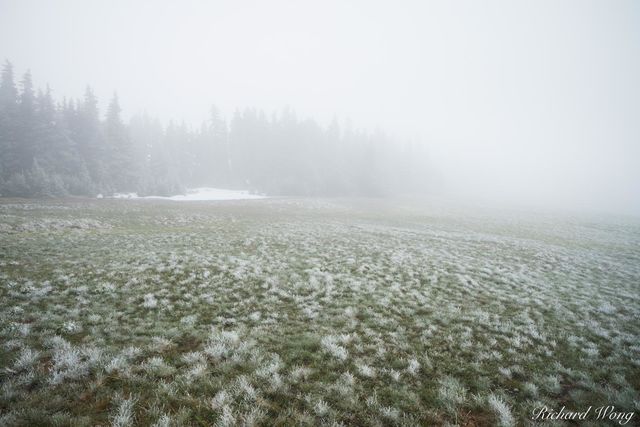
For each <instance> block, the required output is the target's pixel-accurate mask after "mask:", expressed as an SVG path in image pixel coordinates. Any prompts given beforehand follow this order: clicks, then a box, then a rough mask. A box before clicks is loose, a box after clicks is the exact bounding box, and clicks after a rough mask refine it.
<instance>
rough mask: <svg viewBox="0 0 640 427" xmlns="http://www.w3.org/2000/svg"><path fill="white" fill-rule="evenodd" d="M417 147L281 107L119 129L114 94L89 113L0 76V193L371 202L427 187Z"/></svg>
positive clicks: (27, 82) (26, 81)
mask: <svg viewBox="0 0 640 427" xmlns="http://www.w3.org/2000/svg"><path fill="white" fill-rule="evenodd" d="M424 155H425V153H424V151H423V148H422V147H421V146H419V145H414V144H410V143H402V144H400V143H397V142H396V141H391V140H390V138H388V137H387V136H386V135H385V134H383V133H382V132H373V133H371V132H363V131H356V130H353V129H352V128H351V127H350V126H345V127H344V128H341V126H340V125H339V123H338V121H337V120H335V119H334V120H333V121H332V123H331V124H329V125H328V126H326V127H322V126H320V125H318V124H317V123H316V122H315V121H313V120H311V119H304V120H301V119H298V118H297V116H296V114H295V113H294V112H293V111H291V110H290V109H285V110H283V111H282V112H280V113H278V114H272V115H271V116H270V117H267V115H266V114H265V113H264V112H262V111H258V110H256V109H252V108H247V109H245V110H243V111H236V112H235V113H234V114H233V117H232V118H231V119H230V120H229V121H227V120H225V119H224V118H223V117H222V115H221V114H220V112H219V111H218V110H217V109H216V108H215V107H212V109H211V114H210V117H209V119H208V120H207V121H206V122H204V123H202V125H201V126H200V127H197V128H192V127H188V126H187V125H185V124H175V123H173V122H170V123H169V124H167V125H163V124H161V123H160V122H159V121H158V120H156V119H153V118H151V117H149V116H147V115H137V116H134V117H132V118H131V119H130V120H129V122H128V123H125V122H124V121H123V119H122V117H121V108H120V105H119V101H118V97H117V96H116V95H114V97H113V98H112V99H111V101H110V102H109V105H108V108H107V111H106V114H105V115H104V117H102V116H101V114H100V111H99V109H98V100H97V98H96V96H95V94H94V93H93V92H92V90H91V88H90V87H87V89H86V91H85V94H84V97H83V98H82V99H79V100H75V99H66V98H65V99H63V100H62V101H55V100H54V99H53V96H52V93H51V89H50V88H49V87H48V86H47V88H46V89H45V90H42V89H40V90H37V91H36V90H35V89H34V86H33V82H32V77H31V73H30V72H26V73H25V74H24V75H23V76H22V78H21V80H20V81H19V82H18V83H16V81H15V77H14V72H13V67H12V65H11V63H10V62H8V61H6V62H5V64H4V66H3V69H2V74H1V77H0V195H1V196H9V197H11V196H13V197H45V196H65V195H78V196H92V197H95V196H96V195H97V194H103V195H111V194H114V193H122V192H137V193H138V194H140V195H172V194H178V193H181V192H184V190H185V189H186V188H190V187H199V186H212V187H221V188H232V189H248V190H250V191H253V192H260V193H265V194H269V195H304V196H307V195H310V196H321V195H324V196H344V195H367V196H371V195H382V194H386V193H390V192H397V191H399V190H402V191H405V192H406V191H413V192H415V191H421V190H423V189H424V188H425V187H426V185H427V184H428V182H427V179H426V176H427V174H426V171H425V170H424Z"/></svg>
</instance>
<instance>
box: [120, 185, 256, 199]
mask: <svg viewBox="0 0 640 427" xmlns="http://www.w3.org/2000/svg"><path fill="white" fill-rule="evenodd" d="M265 197H266V196H261V195H258V194H251V193H249V192H248V191H242V190H225V189H222V188H209V187H201V188H192V189H190V190H187V194H178V195H175V196H168V197H165V196H144V197H140V196H138V194H137V193H116V194H114V195H113V196H112V198H114V199H160V200H175V201H180V202H182V201H207V200H246V199H264V198H265Z"/></svg>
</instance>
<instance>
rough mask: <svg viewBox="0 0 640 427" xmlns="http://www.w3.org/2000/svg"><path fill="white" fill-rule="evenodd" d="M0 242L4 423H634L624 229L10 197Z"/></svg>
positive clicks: (637, 308) (636, 262)
mask: <svg viewBox="0 0 640 427" xmlns="http://www.w3.org/2000/svg"><path fill="white" fill-rule="evenodd" d="M0 243H1V244H0V284H1V286H0V344H1V346H0V425H3V426H7V425H51V424H57V425H96V424H101V425H107V424H113V425H118V426H124V425H132V424H135V425H153V424H155V425H158V426H169V425H221V426H227V425H254V424H255V425H340V424H343V425H443V424H447V423H449V424H458V425H505V426H506V425H523V424H528V423H530V421H529V419H530V417H531V411H532V410H534V409H535V408H537V407H541V406H545V405H546V406H548V407H550V408H555V409H560V407H561V406H563V405H564V406H566V407H567V408H568V409H573V410H584V409H586V407H588V406H590V405H593V406H601V405H615V407H616V410H620V411H622V410H626V411H638V410H639V409H640V407H639V405H640V394H639V390H640V340H639V336H640V224H639V223H638V222H634V221H631V220H622V219H617V220H613V219H609V220H596V219H593V218H591V219H587V218H582V219H578V218H562V219H558V218H553V217H551V216H541V215H538V216H534V215H526V214H514V213H510V214H507V213H488V212H480V211H476V212H473V213H472V214H471V215H470V214H469V212H463V211H461V210H455V209H452V210H446V209H443V208H441V207H437V206H428V205H419V204H416V203H409V202H407V203H405V204H403V203H400V204H396V205H394V206H390V205H384V204H383V202H380V201H370V200H369V201H366V200H294V199H264V200H248V201H227V202H190V203H173V202H170V201H162V200H107V199H103V200H83V199H78V200H68V201H60V200H52V201H38V202H36V201H24V200H22V201H21V200H13V201H4V202H2V203H1V204H0ZM636 417H637V415H636ZM637 421H638V420H637V418H636V419H634V420H632V421H631V423H630V424H633V423H635V422H637ZM612 423H613V422H612ZM601 424H602V422H598V423H596V422H595V421H594V422H593V425H601ZM613 424H616V423H613ZM582 425H588V423H583V424H582Z"/></svg>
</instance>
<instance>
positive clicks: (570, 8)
mask: <svg viewBox="0 0 640 427" xmlns="http://www.w3.org/2000/svg"><path fill="white" fill-rule="evenodd" d="M639 27H640V4H639V3H638V2H634V1H611V2H604V1H536V2H532V1H526V2H520V1H488V2H475V1H454V2H450V1H438V2H422V1H415V2H409V1H406V2H404V1H403V2H393V3H391V2H382V1H350V2H345V1H322V2H301V1H269V2H261V1H215V2H213V1H209V2H207V1H200V2H198V1H180V2H178V1H146V2H143V1H139V2H129V1H109V2H87V1H81V0H77V1H47V2H45V1H17V0H16V1H7V0H0V59H4V58H6V59H7V60H9V61H11V63H13V65H14V67H15V70H14V72H15V74H16V76H17V80H19V79H18V77H19V76H21V75H22V73H23V72H24V71H26V70H27V69H30V70H31V71H32V73H33V76H34V83H35V86H36V87H44V86H45V85H46V84H49V85H50V86H51V87H52V89H53V91H54V97H55V99H56V100H60V99H62V97H63V96H65V97H67V98H82V96H83V94H84V93H85V87H86V85H87V84H89V85H91V87H92V88H93V90H94V92H95V93H96V95H97V98H98V100H99V105H100V112H101V115H102V116H104V112H105V111H106V110H107V105H108V102H109V100H110V98H111V97H112V95H113V93H114V91H117V93H118V96H119V101H120V105H121V106H122V108H123V117H124V118H125V120H127V121H128V119H129V118H132V117H134V116H136V115H138V114H140V113H141V112H147V113H148V114H149V115H150V116H151V117H158V118H159V119H160V121H161V122H162V123H164V124H167V123H168V122H169V121H170V120H175V121H176V122H177V123H179V122H181V121H184V122H185V123H187V125H190V126H193V127H194V128H195V127H198V126H200V123H201V122H203V121H205V120H208V119H209V118H210V114H211V113H210V111H211V106H212V105H213V104H215V105H216V106H217V107H218V108H219V109H220V111H221V113H222V116H223V117H225V118H226V119H227V120H231V118H232V117H233V114H234V111H235V110H236V109H237V108H239V109H244V108H245V107H255V108H256V109H257V110H262V111H264V112H266V115H267V116H270V115H271V114H272V112H274V111H276V112H278V111H282V109H283V108H284V107H287V106H288V107H290V108H292V109H293V110H295V111H296V113H297V116H298V117H302V118H307V117H309V118H313V119H315V120H316V121H317V122H318V123H320V125H321V126H325V127H326V126H329V125H330V123H331V122H332V120H333V118H334V117H337V118H338V121H339V122H340V124H341V127H342V128H343V129H344V128H345V127H348V125H347V123H349V122H351V123H353V126H354V128H357V129H365V130H368V131H369V132H372V133H375V132H376V130H383V131H384V132H386V134H387V135H390V137H388V138H385V141H387V142H386V143H388V144H394V143H395V144H398V146H399V145H401V144H406V143H407V141H409V142H411V143H412V144H421V145H422V146H423V147H424V149H425V150H426V153H427V155H426V156H424V157H420V159H421V160H422V161H424V163H423V164H422V167H423V168H424V170H427V171H428V173H425V174H423V175H419V177H418V178H415V179H426V180H430V182H429V185H426V186H424V187H423V186H418V187H420V188H421V189H422V190H424V191H426V192H428V193H429V194H432V195H438V196H443V197H451V198H460V199H463V200H467V201H471V202H474V203H476V202H478V203H489V204H491V203H495V204H511V205H517V206H527V207H528V206H531V207H537V208H551V209H570V210H580V211H583V210H587V211H609V212H622V213H635V214H637V213H640V189H639V186H638V183H640V168H638V166H637V164H638V159H640V125H639V123H640V84H639V82H638V79H639V76H640V32H639V31H638V28H639ZM416 176H418V175H416ZM401 190H402V189H401V188H399V189H397V191H398V192H401Z"/></svg>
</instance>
